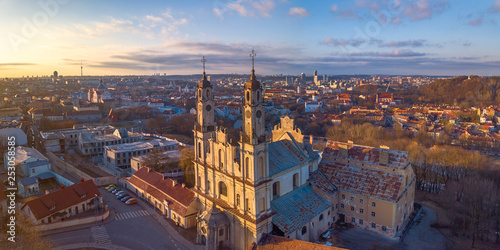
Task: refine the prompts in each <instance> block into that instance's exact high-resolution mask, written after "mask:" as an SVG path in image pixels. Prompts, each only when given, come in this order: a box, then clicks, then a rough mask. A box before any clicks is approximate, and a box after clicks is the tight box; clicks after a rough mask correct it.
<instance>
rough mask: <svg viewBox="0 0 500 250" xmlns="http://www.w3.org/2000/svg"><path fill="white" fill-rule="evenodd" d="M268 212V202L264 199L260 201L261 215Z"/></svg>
mask: <svg viewBox="0 0 500 250" xmlns="http://www.w3.org/2000/svg"><path fill="white" fill-rule="evenodd" d="M265 211H266V200H265V199H264V198H260V199H259V213H263V212H265Z"/></svg>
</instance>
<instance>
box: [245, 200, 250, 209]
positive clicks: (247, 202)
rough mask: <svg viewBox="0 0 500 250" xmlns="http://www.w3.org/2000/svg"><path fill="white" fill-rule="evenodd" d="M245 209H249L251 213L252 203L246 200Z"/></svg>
mask: <svg viewBox="0 0 500 250" xmlns="http://www.w3.org/2000/svg"><path fill="white" fill-rule="evenodd" d="M245 207H247V210H248V212H250V211H251V210H250V201H249V200H248V199H245Z"/></svg>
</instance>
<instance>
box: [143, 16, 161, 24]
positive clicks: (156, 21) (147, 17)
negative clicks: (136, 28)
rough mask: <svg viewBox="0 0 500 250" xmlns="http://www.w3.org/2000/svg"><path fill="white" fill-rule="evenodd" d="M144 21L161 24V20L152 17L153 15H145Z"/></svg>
mask: <svg viewBox="0 0 500 250" xmlns="http://www.w3.org/2000/svg"><path fill="white" fill-rule="evenodd" d="M146 20H148V21H152V22H153V23H161V22H163V18H161V17H156V16H153V15H146Z"/></svg>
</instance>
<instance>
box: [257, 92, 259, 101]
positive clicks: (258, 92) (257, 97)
mask: <svg viewBox="0 0 500 250" xmlns="http://www.w3.org/2000/svg"><path fill="white" fill-rule="evenodd" d="M259 101H260V91H257V102H259Z"/></svg>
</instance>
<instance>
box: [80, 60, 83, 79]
mask: <svg viewBox="0 0 500 250" xmlns="http://www.w3.org/2000/svg"><path fill="white" fill-rule="evenodd" d="M80 74H81V77H83V60H80Z"/></svg>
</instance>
